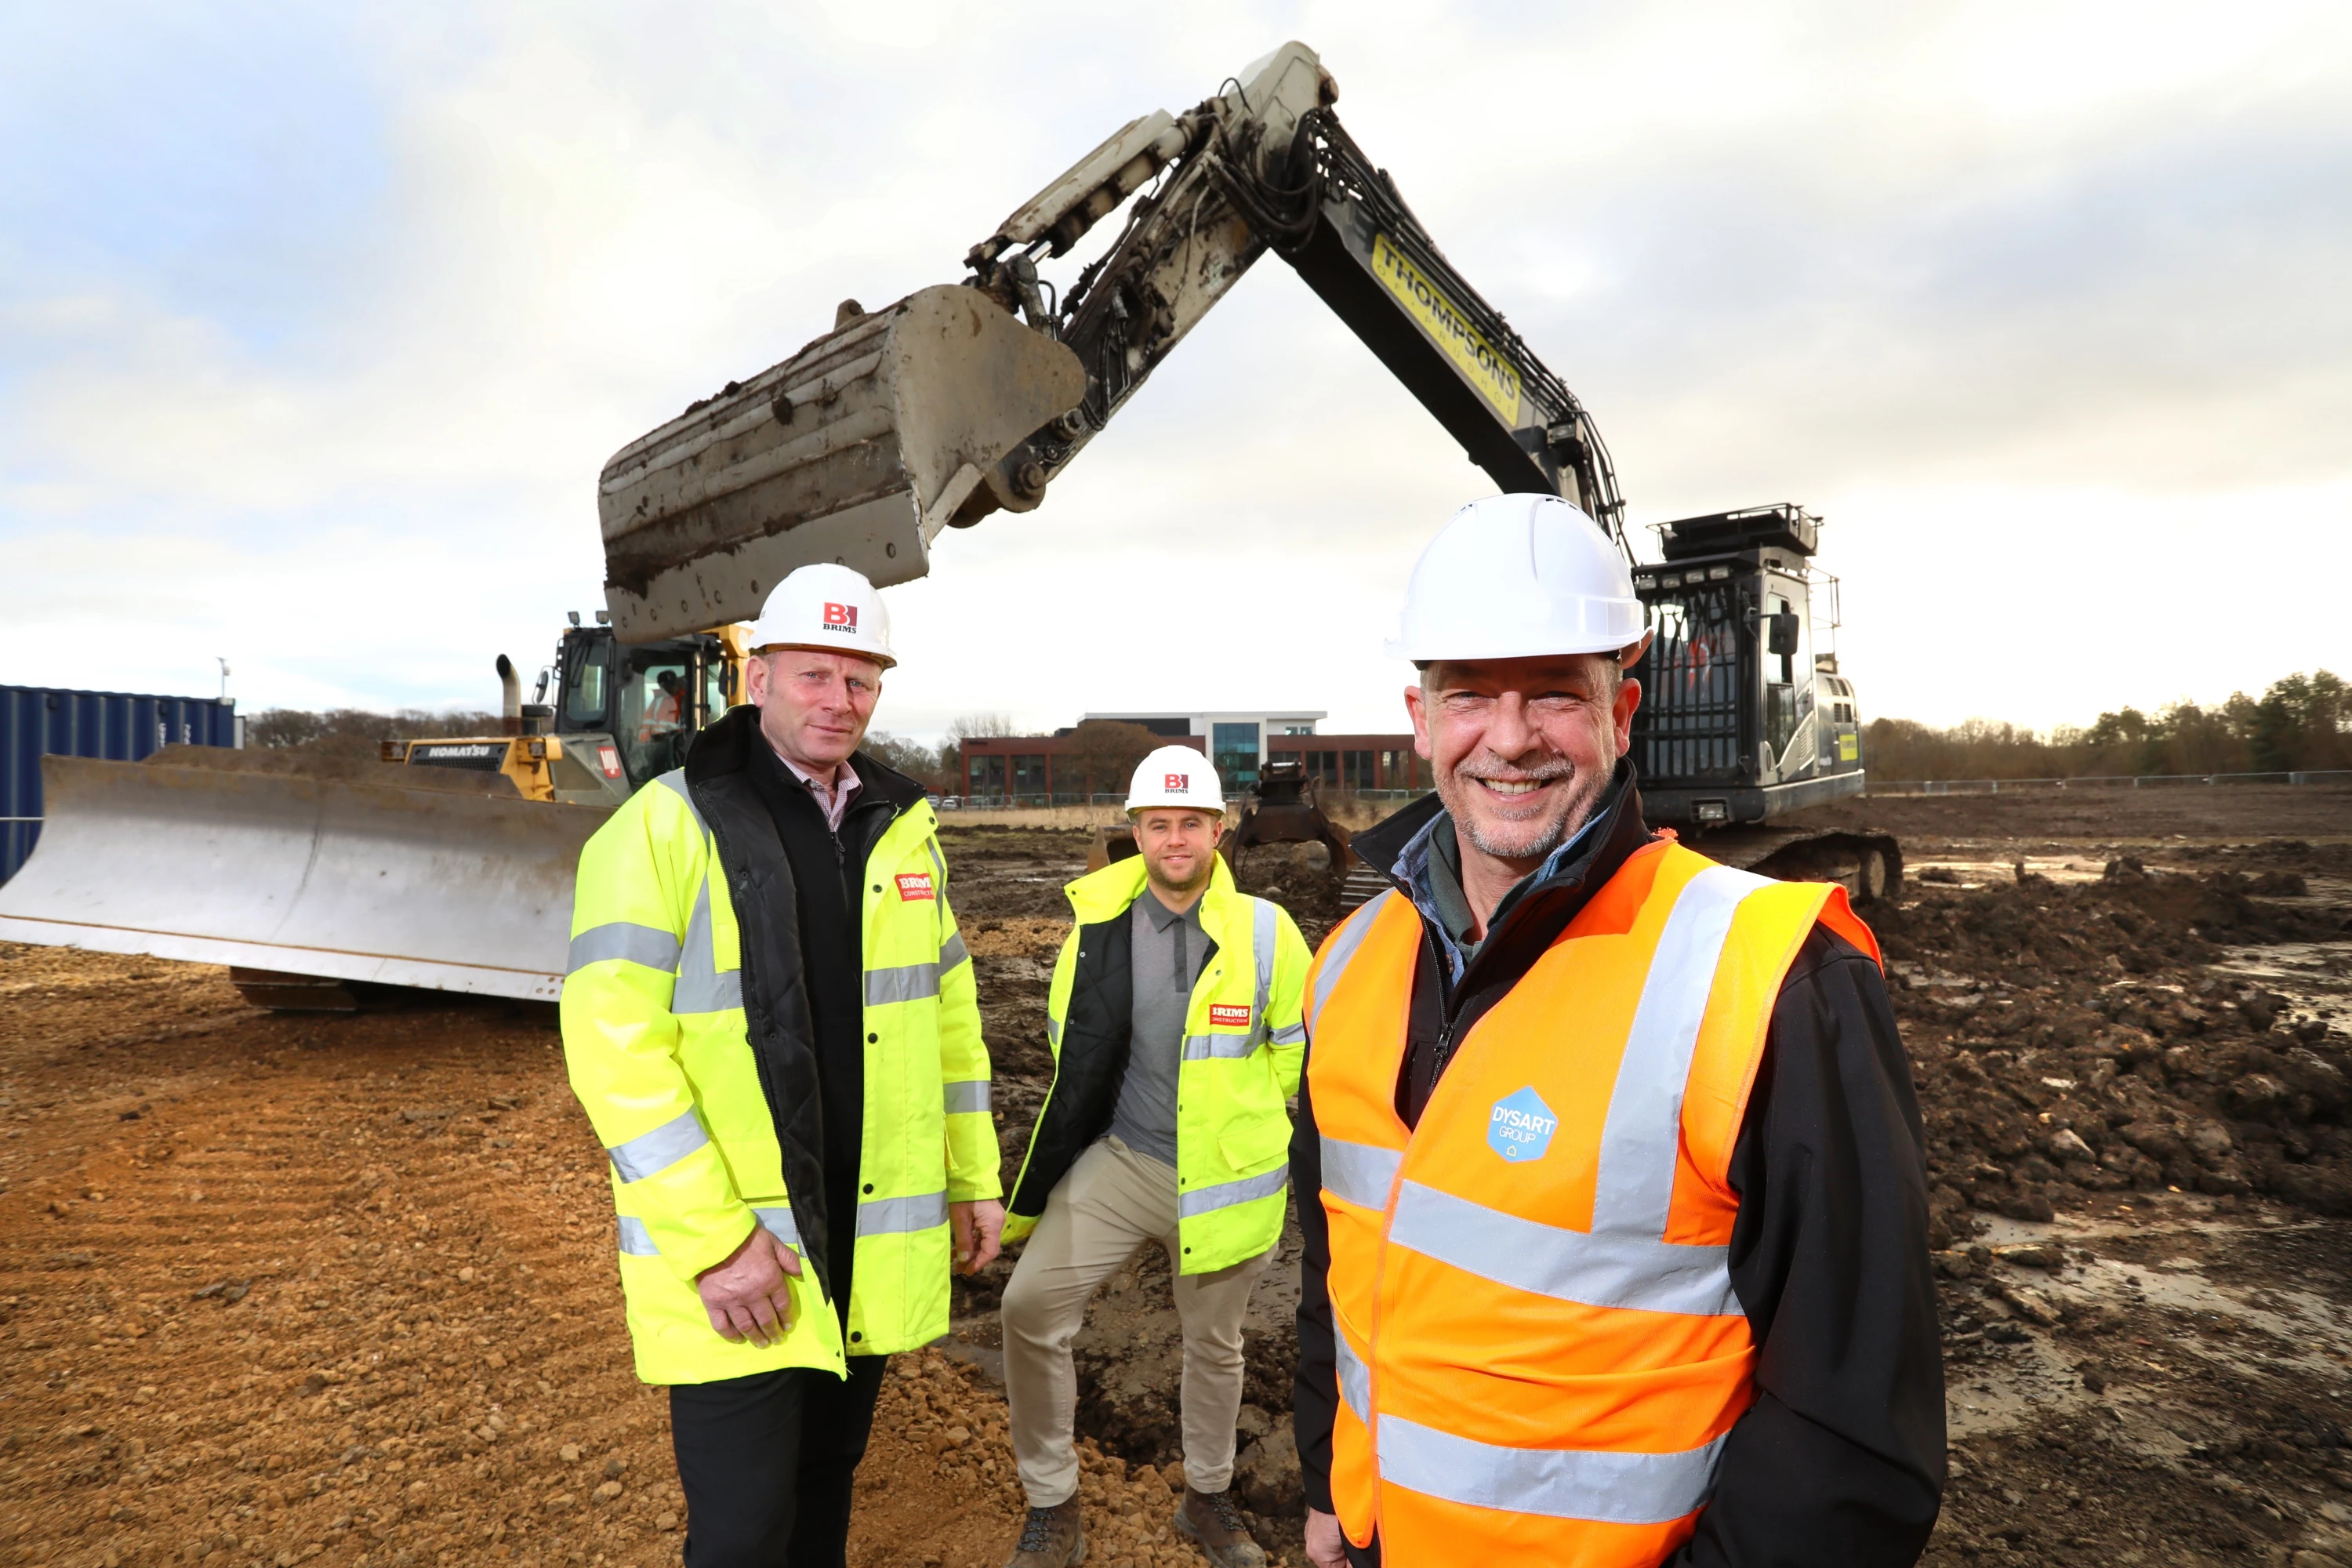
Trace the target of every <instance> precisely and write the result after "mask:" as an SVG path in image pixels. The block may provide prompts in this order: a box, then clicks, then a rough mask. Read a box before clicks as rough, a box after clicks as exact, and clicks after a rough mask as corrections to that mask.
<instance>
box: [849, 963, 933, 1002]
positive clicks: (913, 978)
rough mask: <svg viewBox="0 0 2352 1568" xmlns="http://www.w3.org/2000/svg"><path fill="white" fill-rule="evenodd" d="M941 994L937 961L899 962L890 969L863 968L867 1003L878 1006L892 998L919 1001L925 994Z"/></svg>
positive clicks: (896, 1000) (893, 1000) (900, 1000)
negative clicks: (865, 969) (864, 969)
mask: <svg viewBox="0 0 2352 1568" xmlns="http://www.w3.org/2000/svg"><path fill="white" fill-rule="evenodd" d="M938 994H940V966H939V965H938V964H937V963H902V964H899V965H898V966H897V967H896V968H893V969H869V970H867V971H866V1005H867V1006H868V1007H879V1006H882V1005H886V1004H887V1003H891V1002H919V1001H921V1000H922V999H923V998H924V997H926V996H936V995H938Z"/></svg>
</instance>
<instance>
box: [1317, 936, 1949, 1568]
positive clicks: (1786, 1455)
mask: <svg viewBox="0 0 2352 1568" xmlns="http://www.w3.org/2000/svg"><path fill="white" fill-rule="evenodd" d="M1765 1050H1766V1060H1765V1063H1764V1067H1763V1069H1762V1070H1761V1071H1760V1072H1759V1074H1758V1075H1757V1088H1756V1091H1755V1094H1754V1096H1753V1097H1752V1098H1751V1099H1750V1100H1749V1103H1748V1115H1747V1119H1746V1121H1744V1122H1743V1123H1742V1124H1741V1126H1740V1131H1739V1139H1738V1143H1737V1144H1735V1145H1734V1147H1733V1150H1732V1156H1731V1169H1730V1177H1731V1182H1732V1185H1733V1186H1734V1187H1735V1188H1737V1189H1738V1193H1739V1216H1738V1219H1737V1220H1735V1221H1734V1222H1733V1225H1732V1231H1731V1284H1732V1289H1734V1290H1735V1291H1737V1292H1738V1296H1739V1303H1740V1305H1741V1306H1742V1307H1743V1308H1744V1309H1746V1310H1747V1313H1748V1326H1749V1328H1750V1330H1751V1331H1752V1332H1753V1333H1754V1335H1755V1339H1756V1343H1757V1346H1758V1349H1759V1359H1758V1362H1757V1366H1756V1403H1755V1404H1754V1405H1751V1406H1749V1407H1748V1412H1747V1414H1746V1415H1742V1416H1741V1417H1740V1418H1739V1420H1738V1424H1737V1425H1735V1426H1733V1427H1732V1429H1731V1436H1730V1440H1729V1441H1728V1442H1727V1443H1726V1444H1725V1445H1724V1449H1723V1460H1722V1465H1721V1468H1719V1469H1718V1470H1717V1474H1716V1489H1715V1497H1714V1500H1713V1501H1712V1502H1710V1503H1709V1505H1708V1507H1707V1510H1706V1513H1704V1514H1702V1515H1701V1516H1700V1518H1699V1524H1698V1531H1697V1533H1696V1535H1694V1536H1693V1537H1692V1538H1691V1540H1690V1541H1689V1542H1688V1543H1687V1544H1685V1547H1684V1548H1683V1550H1682V1551H1681V1552H1677V1553H1676V1554H1675V1557H1674V1558H1673V1559H1672V1562H1673V1563H1674V1564H1675V1568H1763V1565H1765V1564H1782V1563H1787V1564H1796V1563H1809V1564H1810V1563H1820V1564H1828V1563H1837V1564H1841V1565H1852V1568H1878V1565H1880V1564H1885V1565H1888V1568H1894V1565H1898V1564H1907V1563H1913V1562H1916V1560H1917V1559H1918V1556H1919V1553H1920V1552H1921V1551H1922V1550H1924V1549H1925V1547H1926V1546H1927V1533H1928V1531H1930V1530H1932V1529H1933V1528H1934V1526H1935V1522H1936V1513H1937V1508H1938V1506H1939V1505H1940V1501H1941V1499H1942V1496H1943V1489H1944V1367H1943V1355H1942V1344H1941V1341H1940V1338H1939V1336H1938V1333H1937V1323H1936V1291H1935V1281H1934V1278H1933V1274H1932V1272H1931V1267H1930V1263H1929V1259H1928V1248H1927V1171H1926V1165H1925V1156H1924V1155H1923V1153H1922V1152H1921V1147H1922V1146H1921V1139H1920V1129H1919V1104H1918V1100H1917V1097H1916V1095H1915V1094H1914V1092H1913V1090H1912V1085H1911V1068H1910V1062H1909V1058H1907V1057H1906V1055H1905V1053H1904V1049H1903V1042H1902V1040H1901V1039H1900V1038H1899V1037H1897V1035H1896V1033H1895V1014H1894V1009H1893V1008H1892V1007H1891V1006H1890V1005H1888V1003H1887V999H1886V988H1885V982H1884V980H1883V979H1882V977H1881V976H1880V974H1879V972H1878V966H1877V965H1876V964H1875V963H1872V962H1871V961H1870V958H1869V957H1868V955H1866V954H1864V953H1863V952H1860V951H1858V950H1857V949H1855V948H1853V946H1851V945H1850V944H1848V943H1847V942H1844V941H1843V939H1841V938H1839V937H1836V936H1833V935H1832V934H1831V933H1830V932H1829V931H1826V930H1824V929H1822V928H1821V927H1818V926H1817V927H1815V928H1814V930H1813V933H1812V935H1811V937H1809V938H1808V939H1807V940H1806V942H1805V945H1804V947H1803V949H1802V950H1801V952H1799V954H1798V957H1797V962H1796V963H1795V964H1793V965H1792V966H1791V967H1790V972H1789V976H1788V978H1787V979H1786V980H1785V981H1783V982H1782V984H1781V987H1780V1000H1779V1002H1778V1003H1777V1004H1776V1005H1774V1008H1773V1012H1772V1026H1771V1032H1770V1034H1769V1037H1768V1038H1767V1043H1766V1046H1765ZM1301 1452H1302V1453H1303V1452H1304V1445H1302V1446H1301Z"/></svg>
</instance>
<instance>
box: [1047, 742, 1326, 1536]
mask: <svg viewBox="0 0 2352 1568" xmlns="http://www.w3.org/2000/svg"><path fill="white" fill-rule="evenodd" d="M1127 804H1128V818H1129V822H1130V823H1131V824H1132V826H1133V828H1134V833H1135V842H1136V848H1137V851H1138V852H1137V853H1136V854H1135V855H1134V856H1133V857H1131V858H1128V859H1125V860H1119V861H1116V862H1114V863H1113V864H1111V865H1110V866H1108V867H1107V868H1104V869H1103V870H1100V871H1097V872H1095V873H1094V874H1093V875H1091V876H1088V877H1086V878H1084V879H1081V880H1079V881H1076V882H1074V883H1072V884H1071V885H1070V888H1069V894H1070V907H1071V910H1073V912H1074V913H1075V915H1076V921H1075V924H1074V927H1073V929H1072V931H1071V932H1070V938H1069V941H1068V942H1066V943H1064V944H1063V947H1062V955H1061V959H1060V961H1059V962H1058V963H1056V964H1055V967H1054V983H1053V990H1052V993H1051V994H1050V996H1049V999H1048V1001H1047V1005H1046V1006H1047V1011H1046V1018H1045V1031H1046V1036H1047V1038H1048V1039H1049V1041H1050V1042H1051V1043H1052V1045H1053V1047H1054V1060H1055V1070H1054V1085H1053V1088H1052V1089H1051V1090H1050V1091H1049V1092H1048V1094H1047V1096H1046V1099H1045V1107H1044V1108H1043V1110H1040V1111H1039V1112H1038V1117H1037V1127H1036V1131H1034V1133H1033V1134H1032V1135H1031V1138H1030V1143H1029V1156H1028V1159H1027V1160H1026V1162H1024V1164H1023V1166H1022V1173H1021V1179H1020V1182H1019V1183H1018V1184H1016V1186H1015V1188H1014V1190H1013V1205H1012V1207H1013V1213H1012V1215H1011V1217H1010V1218H1009V1219H1008V1220H1007V1221H1006V1224H1005V1236H1006V1237H1007V1239H1009V1240H1010V1239H1019V1238H1020V1237H1024V1236H1025V1237H1028V1238H1029V1239H1028V1244H1027V1246H1026V1247H1025V1248H1024V1250H1023V1252H1022V1255H1021V1261H1020V1263H1019V1265H1018V1266H1017V1267H1016V1268H1014V1269H1013V1279H1012V1281H1011V1283H1009V1284H1008V1285H1007V1286H1006V1287H1005V1290H1004V1381H1005V1394H1006V1398H1007V1400H1008V1401H1009V1403H1010V1404H1011V1405H1012V1417H1013V1457H1014V1458H1015V1460H1016V1461H1017V1463H1018V1465H1019V1467H1020V1470H1021V1482H1022V1486H1023V1488H1024V1489H1025V1490H1026V1491H1027V1492H1028V1494H1029V1517H1028V1520H1027V1521H1026V1523H1025V1525H1024V1528H1023V1530H1022V1533H1021V1540H1020V1543H1019V1545H1018V1547H1017V1548H1016V1549H1015V1551H1014V1552H1013V1559H1012V1568H1068V1565H1069V1564H1071V1563H1076V1562H1078V1561H1079V1560H1080V1558H1081V1557H1082V1556H1083V1555H1084V1554H1085V1550H1086V1536H1085V1532H1084V1531H1083V1530H1082V1529H1081V1528H1080V1521H1079V1518H1078V1500H1077V1495H1076V1494H1077V1483H1078V1463H1077V1453H1076V1448H1075V1447H1073V1444H1072V1432H1071V1426H1072V1420H1073V1417H1074V1415H1075V1412H1076V1385H1075V1383H1074V1380H1073V1376H1072V1372H1071V1366H1070V1340H1071V1337H1072V1336H1073V1335H1075V1334H1076V1332H1077V1331H1078V1328H1079V1325H1080V1323H1081V1322H1082V1321H1084V1319H1085V1315H1086V1307H1087V1299H1088V1298H1089V1297H1091V1296H1092V1295H1093V1294H1094V1292H1095V1289H1096V1288H1097V1287H1098V1286H1099V1285H1100V1284H1101V1283H1102V1282H1103V1280H1104V1279H1108V1277H1109V1276H1110V1275H1111V1274H1113V1273H1114V1272H1116V1271H1117V1270H1118V1268H1120V1267H1121V1266H1122V1265H1123V1264H1125V1263H1126V1261H1127V1259H1128V1258H1129V1257H1130V1256H1131V1255H1132V1254H1133V1253H1134V1251H1135V1249H1136V1248H1137V1247H1139V1246H1141V1245H1142V1244H1144V1243H1145V1242H1148V1241H1157V1242H1159V1243H1160V1245H1161V1246H1162V1247H1166V1248H1167V1249H1168V1256H1169V1259H1170V1261H1171V1263H1173V1264H1174V1265H1175V1268H1176V1273H1177V1279H1176V1310H1177V1314H1178V1316H1179V1317H1180V1318H1181V1321H1182V1323H1183V1329H1184V1389H1183V1416H1184V1479H1185V1482H1186V1485H1185V1491H1184V1501H1183V1503H1182V1505H1181V1507H1180V1508H1179V1509H1178V1510H1177V1514H1176V1527H1177V1529H1178V1530H1180V1531H1182V1532H1183V1533H1184V1534H1186V1535H1189V1536H1191V1537H1192V1538H1193V1539H1194V1540H1196V1541H1198V1542H1200V1543H1201V1545H1202V1549H1203V1550H1205V1551H1206V1552H1208V1554H1209V1557H1210V1560H1211V1561H1212V1562H1213V1563H1217V1564H1218V1565H1219V1568H1256V1565H1259V1564H1263V1563H1265V1553H1264V1552H1261V1551H1259V1549H1258V1547H1257V1545H1256V1543H1255V1542H1252V1541H1251V1540H1250V1538H1249V1532H1248V1531H1247V1530H1246V1528H1245V1527H1244V1525H1243V1523H1242V1521H1241V1518H1240V1516H1239V1514H1237V1513H1236V1512H1235V1511H1234V1506H1233V1504H1232V1503H1231V1502H1230V1501H1229V1500H1227V1498H1226V1495H1225V1490H1226V1486H1227V1483H1228V1482H1229V1481H1230V1480H1231V1479H1232V1478H1233V1467H1234V1416H1235V1415H1236V1414H1237V1412H1238V1411H1239V1410H1240V1408H1241V1398H1242V1313H1243V1311H1244V1309H1245V1308H1246V1307H1247V1306H1248V1305H1249V1294H1250V1287H1251V1285H1253V1284H1254V1283H1255V1281H1256V1279H1257V1277H1258V1275H1259V1273H1260V1272H1261V1271H1262V1270H1263V1269H1264V1268H1265V1263H1266V1259H1267V1258H1268V1257H1269V1256H1271V1254H1272V1252H1273V1249H1274V1245H1275V1242H1276V1240H1277V1239H1278V1238H1279V1237H1280V1236H1281V1234H1282V1219H1283V1213H1284V1209H1285V1206H1286V1192H1285V1189H1286V1185H1287V1175H1286V1172H1287V1166H1286V1152H1287V1150H1288V1148H1289V1143H1290V1119H1289V1116H1288V1115H1287V1113H1286V1110H1285V1108H1284V1102H1285V1101H1286V1100H1288V1099H1289V1097H1290V1096H1292V1095H1293V1094H1296V1093H1297V1091H1298V1065H1299V1060H1300V1057H1301V1054H1302V1052H1303V1049H1304V1047H1305V1044H1306V1039H1307V1035H1306V1030H1305V1028H1304V1027H1303V1026H1302V1025H1301V1023H1300V1021H1299V1018H1300V1007H1301V995H1302V993H1303V991H1304V989H1305V986H1306V983H1307V964H1308V963H1309V961H1310V955H1309V954H1308V952H1307V943H1306V942H1305V941H1304V940H1303V939H1301V938H1300V936H1299V934H1298V928H1297V926H1296V925H1294V924H1292V923H1291V920H1290V916H1289V915H1287V914H1286V913H1285V912H1284V911H1283V910H1280V909H1278V908H1276V906H1275V905H1273V904H1270V903H1268V902H1266V901H1265V900H1263V899H1253V898H1249V897H1246V896H1244V894H1242V893H1240V892H1238V891H1236V890H1235V889H1234V879H1233V873H1232V872H1231V871H1230V870H1229V869H1227V868H1226V866H1225V864H1224V862H1223V860H1221V859H1219V858H1218V857H1217V852H1216V846H1217V839H1218V837H1219V836H1220V834H1221V833H1222V831H1223V825H1224V798H1223V792H1222V791H1221V790H1220V789H1219V787H1218V784H1217V775H1216V773H1214V771H1213V770H1212V769H1211V767H1210V766H1209V760H1208V759H1207V758H1206V757H1204V756H1202V754H1201V753H1200V752H1196V751H1193V750H1192V749H1191V748H1190V747H1187V746H1163V747H1161V748H1160V750H1159V751H1156V752H1152V753H1151V755H1150V756H1149V757H1146V758H1145V759H1144V760H1143V764H1142V766H1140V767H1139V768H1138V769H1137V770H1136V774H1135V783H1134V785H1133V787H1132V788H1131V789H1129V792H1128V802H1127Z"/></svg>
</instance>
